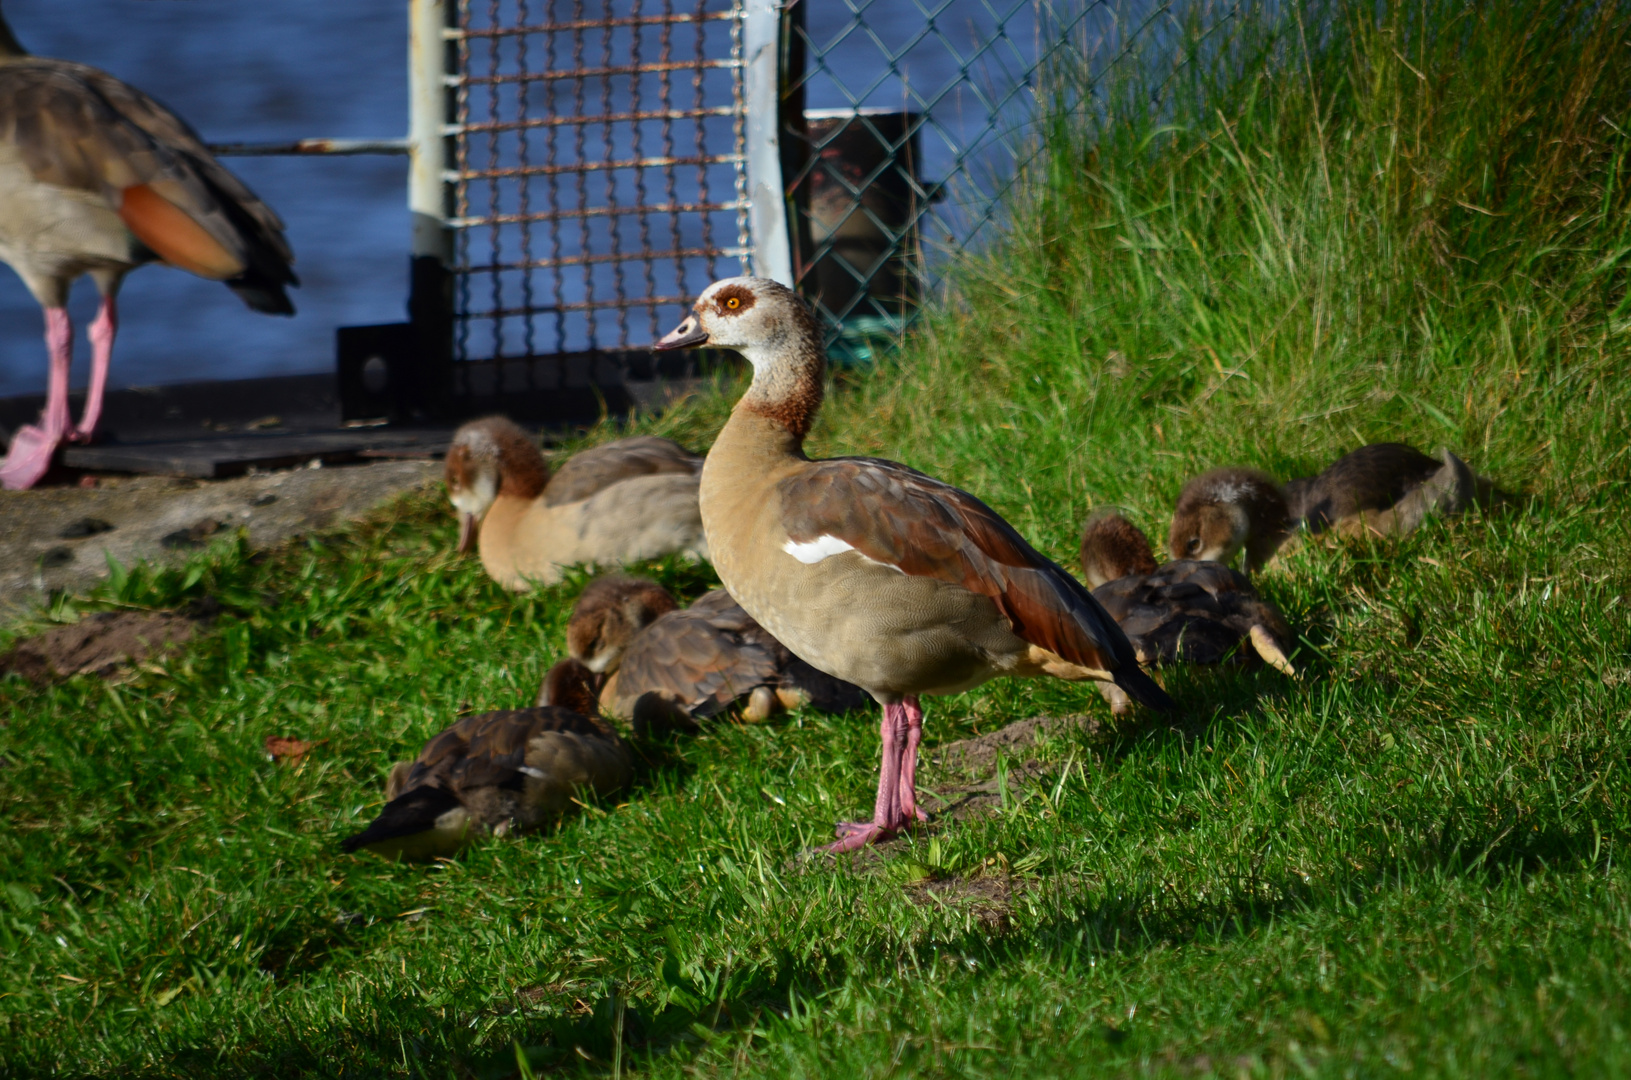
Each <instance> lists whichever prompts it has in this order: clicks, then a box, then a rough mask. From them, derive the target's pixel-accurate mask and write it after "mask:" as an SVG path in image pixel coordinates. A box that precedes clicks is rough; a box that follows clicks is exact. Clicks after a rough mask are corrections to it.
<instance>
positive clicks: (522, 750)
mask: <svg viewBox="0 0 1631 1080" xmlns="http://www.w3.org/2000/svg"><path fill="white" fill-rule="evenodd" d="M546 731H571V732H575V733H577V734H580V735H591V736H604V735H605V734H606V730H605V728H603V727H602V726H601V725H599V724H597V723H595V722H594V721H593V720H591V719H589V718H588V717H586V716H582V715H579V714H578V713H575V712H573V711H572V710H570V709H562V708H549V707H541V708H533V709H507V710H503V711H500V712H489V713H479V714H477V715H475V716H466V717H464V718H463V719H461V720H459V721H458V722H457V723H454V724H453V725H451V726H449V727H448V728H446V729H444V730H443V731H442V732H441V733H439V734H438V735H436V736H435V737H433V738H432V739H431V740H430V741H429V742H427V743H426V744H425V748H424V749H423V750H421V751H420V752H419V757H418V758H417V759H416V760H415V761H414V763H413V767H412V769H410V770H409V772H408V778H407V782H406V783H404V784H403V785H402V792H403V793H404V794H405V793H407V792H409V791H412V790H413V789H415V788H419V787H425V786H433V787H440V788H443V789H445V790H447V791H451V792H454V793H456V794H457V793H461V792H466V791H470V790H472V789H474V788H479V787H511V788H519V787H520V786H521V778H522V776H523V775H524V774H523V773H522V772H521V766H522V765H524V764H526V754H527V743H529V742H530V741H531V740H532V739H533V738H534V737H535V736H537V735H539V734H541V733H543V732H546Z"/></svg>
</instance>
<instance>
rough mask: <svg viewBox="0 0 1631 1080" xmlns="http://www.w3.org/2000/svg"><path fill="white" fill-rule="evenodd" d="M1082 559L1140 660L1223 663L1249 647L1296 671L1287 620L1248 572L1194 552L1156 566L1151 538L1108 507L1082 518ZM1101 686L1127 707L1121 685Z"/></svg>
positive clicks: (1245, 654)
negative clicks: (1195, 555) (1289, 655)
mask: <svg viewBox="0 0 1631 1080" xmlns="http://www.w3.org/2000/svg"><path fill="white" fill-rule="evenodd" d="M1081 559H1082V572H1083V574H1084V575H1085V576H1086V578H1087V583H1088V585H1089V586H1091V587H1092V589H1093V598H1094V599H1096V600H1097V601H1098V602H1099V603H1101V604H1103V605H1104V609H1105V610H1106V611H1108V612H1109V613H1110V616H1111V618H1113V619H1115V620H1116V622H1117V624H1119V625H1120V626H1121V629H1122V630H1123V631H1124V632H1125V633H1126V635H1127V637H1128V639H1129V640H1130V641H1132V643H1133V648H1134V650H1135V651H1136V652H1137V653H1138V659H1139V662H1140V663H1142V664H1146V665H1150V666H1160V665H1165V664H1175V663H1188V664H1221V663H1223V662H1224V661H1226V660H1230V659H1235V660H1241V661H1244V660H1246V659H1248V658H1249V657H1251V656H1253V655H1255V656H1257V657H1261V658H1262V659H1263V660H1265V661H1266V662H1268V663H1269V664H1270V665H1271V666H1272V667H1274V668H1275V669H1276V670H1279V671H1281V672H1284V673H1285V674H1287V675H1295V674H1296V669H1295V668H1294V667H1292V664H1291V661H1290V660H1289V659H1288V658H1287V656H1286V650H1287V649H1289V648H1290V647H1291V640H1292V638H1291V629H1290V627H1288V626H1287V625H1286V621H1285V618H1284V617H1283V616H1282V615H1281V614H1280V611H1279V609H1277V608H1276V607H1275V606H1274V605H1273V604H1271V603H1269V602H1268V601H1267V600H1264V599H1263V598H1262V597H1260V596H1258V594H1257V590H1256V589H1254V588H1253V587H1252V583H1251V579H1249V578H1248V577H1246V575H1244V574H1242V573H1240V572H1238V571H1236V570H1232V569H1230V568H1229V567H1227V566H1225V565H1224V564H1223V563H1220V562H1204V561H1200V560H1196V559H1178V560H1175V561H1172V562H1167V563H1162V564H1161V565H1160V566H1157V565H1156V563H1155V559H1154V557H1153V556H1152V555H1151V554H1150V541H1149V538H1148V537H1146V536H1145V535H1144V533H1143V531H1142V530H1140V529H1139V528H1138V526H1136V525H1134V524H1133V523H1132V522H1130V521H1128V520H1127V519H1126V518H1124V517H1122V516H1121V515H1120V514H1117V513H1113V512H1099V513H1096V514H1094V515H1093V516H1092V517H1090V518H1088V520H1087V526H1086V528H1084V529H1083V530H1082V552H1081ZM1102 689H1103V692H1104V694H1105V697H1106V698H1107V699H1108V700H1109V701H1110V705H1111V708H1112V709H1113V710H1114V711H1115V712H1117V713H1122V712H1125V711H1127V709H1128V708H1130V707H1131V702H1129V701H1128V700H1127V697H1126V695H1125V694H1123V693H1122V692H1121V689H1120V687H1117V686H1114V685H1113V684H1112V685H1107V686H1103V687H1102Z"/></svg>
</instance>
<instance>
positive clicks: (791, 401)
mask: <svg viewBox="0 0 1631 1080" xmlns="http://www.w3.org/2000/svg"><path fill="white" fill-rule="evenodd" d="M704 344H706V345H711V346H717V347H723V348H730V349H735V350H737V351H738V352H740V353H741V354H742V355H743V356H744V357H746V358H747V360H748V361H749V362H750V363H751V364H752V365H753V383H752V385H751V386H749V388H748V391H747V393H746V394H744V395H743V397H742V399H741V400H740V401H739V402H737V404H736V408H735V409H734V410H733V411H732V412H731V416H730V419H729V421H728V422H727V423H726V424H725V427H724V430H723V431H721V432H720V433H719V438H718V439H717V440H716V441H715V443H714V445H713V448H712V449H711V450H710V451H709V452H708V459H707V463H706V464H705V465H704V466H703V469H702V521H703V527H704V529H706V531H707V535H708V548H709V551H710V552H711V553H712V556H713V561H714V568H715V569H716V570H717V571H718V572H719V578H720V580H721V581H722V582H723V583H724V585H725V588H727V589H728V590H730V594H731V595H732V596H733V597H735V598H736V600H737V601H738V602H739V603H740V604H741V605H742V607H743V608H744V609H745V610H746V611H747V613H748V614H749V615H751V616H753V617H754V618H755V619H757V620H758V621H759V623H760V624H761V625H762V626H764V628H765V629H766V630H768V631H770V632H771V634H773V635H774V636H775V637H776V639H777V640H778V641H780V642H781V643H782V644H784V645H786V646H787V647H788V648H789V649H791V650H792V652H793V653H794V655H796V656H798V657H800V658H802V659H803V660H805V661H806V662H807V663H809V664H811V665H812V666H813V667H815V668H817V669H818V670H821V671H825V672H827V673H828V674H829V675H832V676H833V677H835V678H839V679H843V680H845V681H846V682H851V683H854V684H855V685H857V686H859V687H861V688H862V689H863V690H865V691H866V692H867V693H869V694H871V695H872V697H873V698H874V699H875V700H877V701H878V703H879V704H881V705H882V706H883V710H884V717H883V724H882V728H881V733H882V738H883V760H882V765H881V769H880V775H879V778H878V794H877V799H876V802H875V804H874V807H873V815H872V820H871V821H867V822H856V823H847V824H842V825H840V826H839V828H838V834H839V839H838V841H837V843H835V844H833V845H831V846H830V847H829V849H828V850H831V851H835V852H836V851H847V850H852V849H855V848H858V847H861V846H863V845H865V844H868V843H871V842H873V841H876V840H879V839H882V838H885V837H888V836H891V835H893V834H895V833H896V832H898V831H900V830H901V829H902V828H904V827H906V826H907V825H908V824H909V823H910V822H912V821H914V820H921V819H922V817H923V815H922V812H921V811H920V810H919V809H918V805H917V791H916V768H917V749H918V743H919V740H920V739H921V737H922V723H923V711H922V709H921V707H920V706H919V704H918V698H919V696H920V695H922V694H951V693H957V692H959V691H962V690H968V689H971V688H973V687H976V686H978V685H980V684H981V683H983V682H985V681H986V680H988V679H990V678H993V677H994V676H998V675H1024V676H1038V675H1053V676H1057V677H1060V678H1066V679H1099V680H1114V681H1115V682H1116V683H1117V684H1118V685H1120V686H1122V687H1123V688H1125V689H1126V690H1127V692H1128V693H1129V694H1131V695H1132V696H1133V697H1134V698H1135V699H1137V700H1139V701H1141V702H1143V703H1145V704H1147V705H1151V706H1153V707H1156V708H1163V709H1164V708H1170V707H1171V704H1172V703H1171V700H1170V699H1169V698H1168V697H1167V696H1166V694H1165V693H1164V692H1163V691H1162V690H1161V688H1160V687H1158V686H1156V685H1155V683H1154V681H1153V680H1151V679H1150V677H1149V676H1148V675H1146V674H1144V673H1143V672H1142V671H1140V670H1139V667H1138V661H1137V660H1136V659H1135V658H1134V655H1133V649H1132V646H1131V645H1130V644H1128V642H1127V638H1126V635H1124V634H1123V633H1122V632H1121V630H1120V629H1118V628H1117V626H1116V624H1115V622H1114V621H1112V620H1111V619H1110V617H1109V616H1108V615H1106V614H1105V613H1104V610H1103V609H1102V608H1100V607H1099V605H1098V603H1097V602H1096V601H1094V599H1093V597H1092V596H1091V595H1090V594H1089V593H1088V591H1087V590H1086V589H1085V588H1083V587H1082V585H1081V583H1080V582H1078V581H1077V580H1076V579H1075V578H1073V577H1071V576H1070V575H1069V574H1068V573H1066V572H1065V571H1064V570H1063V569H1061V568H1060V567H1059V566H1058V565H1056V564H1055V563H1053V562H1050V561H1049V560H1048V559H1046V558H1044V557H1043V556H1042V555H1040V554H1038V553H1037V552H1036V551H1035V550H1034V549H1033V548H1032V547H1031V546H1030V545H1029V544H1027V543H1026V542H1025V541H1024V540H1023V539H1022V538H1021V537H1020V535H1019V533H1017V532H1015V531H1014V529H1013V527H1012V526H1010V525H1009V524H1008V523H1007V522H1006V521H1004V520H1003V519H1002V518H1000V517H998V516H997V515H996V513H994V512H993V511H992V510H991V509H990V508H989V507H987V506H986V505H985V504H984V503H982V502H980V501H979V500H978V499H976V498H975V497H974V496H972V495H969V494H968V493H966V492H963V491H959V490H958V489H956V488H954V487H952V486H950V485H949V484H945V483H942V482H940V481H938V480H935V479H934V478H932V477H929V476H925V475H924V474H923V473H920V472H917V471H915V470H913V469H909V468H907V467H906V466H904V465H898V464H896V463H894V462H891V461H882V460H878V459H874V458H834V459H831V460H827V461H812V460H810V459H809V458H808V457H806V456H805V454H804V438H805V436H806V435H807V434H808V433H809V431H810V425H811V424H812V423H813V422H814V420H815V416H816V411H817V410H818V409H819V408H820V406H821V398H822V390H823V387H822V377H823V373H824V367H825V357H824V355H823V352H822V348H821V333H820V330H819V328H818V327H817V325H816V322H815V317H814V316H813V315H811V314H810V312H809V310H808V309H807V308H806V307H805V306H804V305H803V304H802V303H801V302H800V301H799V300H798V298H797V297H795V296H794V295H793V293H792V292H791V291H790V290H788V289H787V288H785V287H784V286H782V285H779V284H777V283H776V282H774V281H768V280H765V279H762V278H729V279H726V280H724V281H717V282H715V283H714V284H712V285H710V286H708V288H707V289H706V290H704V292H703V293H702V295H701V296H700V297H699V298H698V299H697V301H696V303H695V304H694V305H693V306H692V309H691V314H690V315H689V316H687V317H686V319H685V321H684V322H682V323H680V325H679V326H678V327H677V328H676V329H674V330H673V331H672V332H671V333H669V334H668V335H667V336H666V337H664V338H663V339H662V340H661V341H659V342H658V343H657V346H656V347H657V348H660V349H678V348H685V347H691V346H699V345H704Z"/></svg>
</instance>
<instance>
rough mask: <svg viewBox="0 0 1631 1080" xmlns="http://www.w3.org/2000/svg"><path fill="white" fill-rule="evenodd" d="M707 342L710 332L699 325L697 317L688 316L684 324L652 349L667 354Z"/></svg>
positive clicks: (670, 332)
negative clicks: (670, 350)
mask: <svg viewBox="0 0 1631 1080" xmlns="http://www.w3.org/2000/svg"><path fill="white" fill-rule="evenodd" d="M707 341H708V331H706V330H704V329H702V327H701V326H699V325H698V324H697V317H696V316H695V315H687V316H686V317H685V321H684V322H682V323H680V324H679V325H678V326H676V327H674V329H672V330H670V331H669V332H668V333H666V334H664V335H663V336H662V338H661V339H660V340H659V341H658V342H657V343H656V344H655V345H653V346H652V348H653V349H655V350H657V351H659V352H667V351H668V350H669V349H688V348H690V347H691V346H693V345H702V344H706V343H707Z"/></svg>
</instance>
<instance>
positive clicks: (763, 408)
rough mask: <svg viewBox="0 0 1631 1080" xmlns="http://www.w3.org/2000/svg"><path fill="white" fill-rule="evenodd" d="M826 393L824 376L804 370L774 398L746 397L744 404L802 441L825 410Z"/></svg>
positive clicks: (743, 405)
mask: <svg viewBox="0 0 1631 1080" xmlns="http://www.w3.org/2000/svg"><path fill="white" fill-rule="evenodd" d="M822 395H823V391H822V386H821V379H820V377H819V376H818V375H812V374H810V373H808V372H804V373H801V374H800V376H799V377H798V378H796V379H795V380H792V383H791V385H790V386H788V387H786V388H785V389H782V390H781V392H779V393H777V394H776V395H775V396H774V397H768V396H765V397H758V396H751V395H750V396H748V397H744V398H743V399H742V407H743V408H745V409H747V410H748V411H749V412H754V413H758V414H759V415H760V416H762V417H764V418H765V419H767V420H769V421H771V422H772V423H774V424H775V425H776V426H777V427H781V428H786V429H787V430H788V431H789V432H791V433H792V434H793V435H794V436H795V437H797V438H798V439H799V440H801V441H802V440H803V439H804V437H805V436H806V435H808V434H810V428H811V427H813V426H814V425H815V418H816V413H817V412H819V411H820V410H821V398H822Z"/></svg>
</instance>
